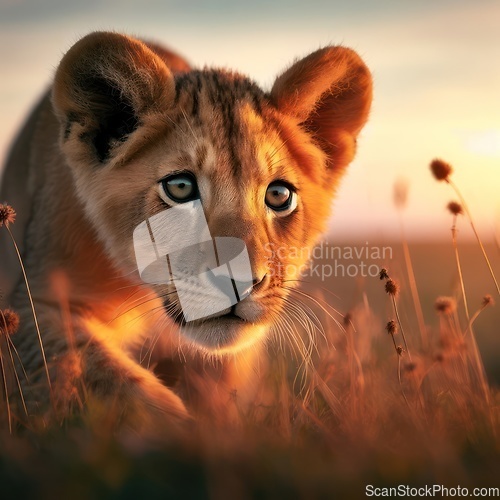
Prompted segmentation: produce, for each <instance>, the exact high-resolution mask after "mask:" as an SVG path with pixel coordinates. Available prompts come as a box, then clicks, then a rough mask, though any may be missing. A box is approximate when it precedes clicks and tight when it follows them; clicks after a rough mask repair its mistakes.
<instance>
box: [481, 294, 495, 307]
mask: <svg viewBox="0 0 500 500" xmlns="http://www.w3.org/2000/svg"><path fill="white" fill-rule="evenodd" d="M494 305H495V300H494V299H493V297H492V296H491V295H490V294H488V295H485V296H484V297H483V307H488V306H494Z"/></svg>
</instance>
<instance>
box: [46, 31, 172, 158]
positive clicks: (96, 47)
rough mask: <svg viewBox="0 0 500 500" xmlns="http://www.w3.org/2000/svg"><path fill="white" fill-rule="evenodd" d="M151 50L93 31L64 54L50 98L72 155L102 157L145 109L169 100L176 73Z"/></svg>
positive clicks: (123, 137) (157, 107)
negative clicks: (69, 143) (173, 74)
mask: <svg viewBox="0 0 500 500" xmlns="http://www.w3.org/2000/svg"><path fill="white" fill-rule="evenodd" d="M153 50H154V49H153ZM153 50H151V49H150V48H149V47H148V46H147V45H146V44H145V43H143V42H141V41H139V40H136V39H134V38H130V37H127V36H124V35H119V34H117V33H106V32H96V33H92V34H90V35H87V36H86V37H84V38H82V39H81V40H80V41H79V42H77V43H76V44H75V45H73V47H71V49H70V50H69V51H68V52H67V53H66V54H65V56H64V57H63V59H62V61H61V63H60V65H59V68H58V69H57V72H56V75H55V80H54V86H53V92H52V102H53V106H54V110H55V112H56V115H57V116H58V118H59V120H60V122H61V126H62V135H63V140H64V141H65V142H70V141H72V142H73V144H71V149H72V151H73V152H74V154H75V156H78V157H79V158H83V157H87V156H88V160H90V161H92V160H93V161H98V162H105V161H106V160H107V159H108V158H109V157H110V156H112V150H113V147H114V146H116V145H119V144H120V143H121V142H123V141H125V140H126V138H127V136H128V135H129V134H130V133H132V132H133V131H134V130H135V129H136V128H138V127H139V125H140V123H141V119H142V117H143V116H144V115H145V114H146V113H154V112H157V111H159V110H165V109H168V108H169V107H171V106H172V103H173V100H174V96H175V84H174V78H173V76H172V73H171V71H170V70H169V68H168V67H167V65H166V64H165V62H164V60H162V58H161V57H160V56H159V55H157V54H156V53H155V52H153ZM75 124H77V126H76V127H75Z"/></svg>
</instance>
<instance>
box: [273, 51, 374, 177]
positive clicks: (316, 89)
mask: <svg viewBox="0 0 500 500" xmlns="http://www.w3.org/2000/svg"><path fill="white" fill-rule="evenodd" d="M271 99H272V100H273V102H274V103H275V105H276V106H277V107H278V109H280V111H282V112H283V113H285V114H288V115H291V116H294V117H296V118H297V119H298V120H299V121H300V122H301V124H302V126H303V127H305V128H306V130H308V131H309V132H311V133H312V134H313V136H314V137H315V139H316V141H317V142H318V143H319V144H320V146H321V147H322V148H323V149H324V150H325V151H326V153H327V155H328V162H329V167H330V168H331V169H333V170H334V172H335V173H336V174H337V175H338V174H340V173H341V172H342V170H343V169H344V168H345V167H346V165H348V164H349V163H350V161H351V160H352V159H353V157H354V153H355V149H356V136H357V135H358V133H359V132H360V130H361V128H362V127H363V125H364V124H365V122H366V120H367V118H368V113H369V111H370V105H371V101H372V78H371V75H370V71H369V70H368V68H367V67H366V66H365V64H364V63H363V61H362V60H361V58H360V57H359V56H358V55H357V54H356V53H355V52H354V51H352V50H350V49H347V48H344V47H325V48H323V49H320V50H318V51H316V52H313V53H312V54H310V55H308V56H307V57H305V58H304V59H301V60H299V61H297V62H296V63H295V64H293V65H292V66H291V67H290V68H289V69H288V70H286V71H285V72H284V73H282V74H281V75H280V76H279V77H278V78H277V79H276V82H275V83H274V86H273V88H272V90H271Z"/></svg>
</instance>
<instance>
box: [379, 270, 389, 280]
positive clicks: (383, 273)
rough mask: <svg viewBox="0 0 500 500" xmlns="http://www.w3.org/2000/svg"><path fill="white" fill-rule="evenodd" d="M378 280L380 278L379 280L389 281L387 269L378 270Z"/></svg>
mask: <svg viewBox="0 0 500 500" xmlns="http://www.w3.org/2000/svg"><path fill="white" fill-rule="evenodd" d="M379 278H380V279H381V280H388V279H389V275H388V274H387V269H385V268H382V269H381V270H380V273H379Z"/></svg>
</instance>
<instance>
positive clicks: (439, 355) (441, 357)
mask: <svg viewBox="0 0 500 500" xmlns="http://www.w3.org/2000/svg"><path fill="white" fill-rule="evenodd" d="M434 361H437V362H438V363H442V362H443V361H444V354H443V353H442V352H438V353H437V354H436V355H435V356H434Z"/></svg>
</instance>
